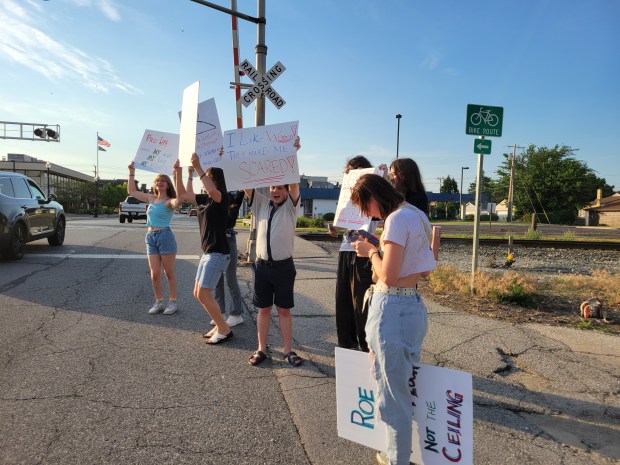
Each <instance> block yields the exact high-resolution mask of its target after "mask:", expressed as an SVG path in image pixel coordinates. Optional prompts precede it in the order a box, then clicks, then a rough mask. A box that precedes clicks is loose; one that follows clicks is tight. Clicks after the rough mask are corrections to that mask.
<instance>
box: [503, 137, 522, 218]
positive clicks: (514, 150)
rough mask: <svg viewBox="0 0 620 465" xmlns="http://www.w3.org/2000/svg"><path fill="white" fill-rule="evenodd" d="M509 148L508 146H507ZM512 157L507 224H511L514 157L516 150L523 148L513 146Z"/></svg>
mask: <svg viewBox="0 0 620 465" xmlns="http://www.w3.org/2000/svg"><path fill="white" fill-rule="evenodd" d="M508 147H510V146H508ZM512 147H513V148H512V157H511V158H510V182H509V184H508V205H507V208H508V214H507V216H506V221H507V222H508V223H511V222H512V202H513V199H514V183H515V155H516V153H517V148H520V149H522V148H524V147H519V146H517V144H514V145H513V146H512Z"/></svg>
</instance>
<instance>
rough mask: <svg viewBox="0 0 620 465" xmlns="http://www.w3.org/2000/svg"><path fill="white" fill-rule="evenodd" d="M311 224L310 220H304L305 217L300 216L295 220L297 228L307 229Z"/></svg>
mask: <svg viewBox="0 0 620 465" xmlns="http://www.w3.org/2000/svg"><path fill="white" fill-rule="evenodd" d="M311 224H312V219H311V218H306V217H305V216H300V217H298V218H297V227H298V228H309V227H310V226H311Z"/></svg>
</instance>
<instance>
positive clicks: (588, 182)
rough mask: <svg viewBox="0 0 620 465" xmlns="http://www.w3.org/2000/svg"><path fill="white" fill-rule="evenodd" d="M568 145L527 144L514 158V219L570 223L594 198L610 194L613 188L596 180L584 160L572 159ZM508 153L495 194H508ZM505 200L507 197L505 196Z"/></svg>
mask: <svg viewBox="0 0 620 465" xmlns="http://www.w3.org/2000/svg"><path fill="white" fill-rule="evenodd" d="M574 152H575V150H574V149H572V148H571V147H569V146H566V145H563V146H559V145H556V146H555V147H553V148H547V147H536V146H535V145H533V144H532V145H530V146H529V147H528V148H527V150H525V152H523V153H522V154H521V155H518V156H516V157H515V175H514V194H513V206H514V212H515V215H514V216H515V217H519V216H530V215H531V213H537V214H541V215H542V217H541V218H540V219H541V220H544V221H547V222H548V223H559V224H572V223H573V222H574V220H575V217H576V215H577V211H578V210H579V209H580V208H582V207H584V206H585V205H587V204H588V203H589V202H591V201H592V200H593V199H594V198H595V197H596V190H597V189H599V188H601V189H603V196H607V195H611V194H612V193H613V187H612V186H610V185H608V184H607V182H606V181H605V179H603V178H598V177H597V176H596V175H595V174H594V171H593V170H592V169H591V168H588V166H587V164H586V163H585V162H583V161H580V160H577V159H576V158H575V157H574ZM510 159H511V155H510V154H504V161H503V162H502V165H501V166H500V168H499V169H498V170H497V174H498V176H499V179H498V180H497V181H496V189H495V190H496V191H497V192H502V193H504V192H505V193H506V196H507V195H508V185H509V182H510ZM504 198H506V197H504Z"/></svg>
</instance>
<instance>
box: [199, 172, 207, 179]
mask: <svg viewBox="0 0 620 465" xmlns="http://www.w3.org/2000/svg"><path fill="white" fill-rule="evenodd" d="M206 175H207V172H206V171H205V172H204V173H202V174H201V175H200V178H199V179H202V178H204V177H205V176H206Z"/></svg>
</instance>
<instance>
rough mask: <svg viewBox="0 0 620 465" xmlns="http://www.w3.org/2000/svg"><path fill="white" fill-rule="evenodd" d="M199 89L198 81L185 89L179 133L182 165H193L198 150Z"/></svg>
mask: <svg viewBox="0 0 620 465" xmlns="http://www.w3.org/2000/svg"><path fill="white" fill-rule="evenodd" d="M199 90H200V82H198V81H196V82H194V83H193V84H192V85H190V86H188V87H186V88H185V90H184V91H183V105H182V106H181V130H180V135H179V160H180V161H181V166H189V165H191V158H192V153H194V152H196V132H197V131H196V128H197V121H198V92H199Z"/></svg>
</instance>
